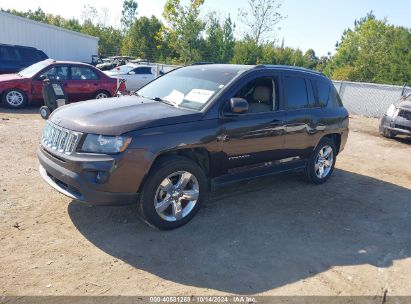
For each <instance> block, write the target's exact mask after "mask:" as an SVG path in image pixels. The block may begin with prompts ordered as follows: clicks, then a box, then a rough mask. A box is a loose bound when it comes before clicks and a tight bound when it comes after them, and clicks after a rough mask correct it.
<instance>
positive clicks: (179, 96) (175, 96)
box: [163, 90, 184, 105]
mask: <svg viewBox="0 0 411 304" xmlns="http://www.w3.org/2000/svg"><path fill="white" fill-rule="evenodd" d="M163 99H164V100H166V101H169V102H172V103H174V104H176V105H179V104H180V103H182V102H183V100H184V94H183V93H181V92H180V91H177V90H173V91H171V93H170V94H168V95H167V96H165V97H163Z"/></svg>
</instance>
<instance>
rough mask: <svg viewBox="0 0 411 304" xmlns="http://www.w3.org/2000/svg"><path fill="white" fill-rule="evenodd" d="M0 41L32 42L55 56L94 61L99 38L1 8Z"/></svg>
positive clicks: (17, 43)
mask: <svg viewBox="0 0 411 304" xmlns="http://www.w3.org/2000/svg"><path fill="white" fill-rule="evenodd" d="M0 43H3V44H14V45H24V46H31V47H35V48H37V49H40V50H42V51H43V52H44V53H46V54H47V56H49V57H50V58H52V59H55V60H68V61H80V62H91V56H92V55H97V54H98V38H97V37H93V36H89V35H85V34H82V33H79V32H74V31H70V30H66V29H64V28H61V27H57V26H54V25H49V24H45V23H41V22H37V21H33V20H30V19H27V18H22V17H18V16H15V15H12V14H8V13H5V12H1V11H0Z"/></svg>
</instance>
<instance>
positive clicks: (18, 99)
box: [6, 91, 24, 107]
mask: <svg viewBox="0 0 411 304" xmlns="http://www.w3.org/2000/svg"><path fill="white" fill-rule="evenodd" d="M6 102H7V103H8V104H9V105H10V106H12V107H19V106H21V105H22V104H23V102H24V96H23V94H22V93H21V92H19V91H10V92H8V93H7V94H6Z"/></svg>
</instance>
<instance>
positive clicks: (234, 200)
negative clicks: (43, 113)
mask: <svg viewBox="0 0 411 304" xmlns="http://www.w3.org/2000/svg"><path fill="white" fill-rule="evenodd" d="M37 110H38V109H36V108H34V109H28V110H24V111H19V112H17V111H16V112H13V111H8V110H7V109H5V108H0V145H1V148H0V295H185V296H191V295H223V294H245V295H248V294H259V295H379V296H380V295H382V294H383V292H384V290H387V292H388V295H411V140H410V139H408V140H407V139H396V140H388V139H385V138H382V137H380V136H379V135H378V134H377V130H378V128H377V127H378V121H377V120H376V119H369V118H361V117H352V119H351V124H350V127H351V133H350V136H349V140H348V144H347V146H346V149H345V150H344V152H343V153H342V154H341V155H340V156H339V157H338V160H337V165H336V171H335V172H334V176H333V177H332V178H331V179H330V180H329V182H328V183H326V184H325V185H321V186H312V185H309V184H306V183H305V182H304V181H302V179H301V178H300V176H299V175H298V174H290V175H286V176H275V177H271V178H263V179H259V180H255V181H252V182H248V183H242V184H240V185H235V186H230V187H227V188H224V189H221V190H219V191H218V192H215V193H213V194H212V195H211V197H210V199H209V200H208V202H207V203H206V204H205V206H204V208H203V209H202V210H200V212H199V213H198V214H197V216H196V217H195V218H194V219H193V221H192V222H191V223H189V224H188V225H186V226H185V227H182V228H180V229H177V230H174V231H170V232H161V231H156V230H153V229H152V228H149V227H147V226H146V225H144V224H143V223H142V222H141V221H140V220H139V219H138V218H137V217H136V216H135V207H133V206H131V207H130V206H129V207H89V206H85V205H80V204H77V203H74V202H72V201H71V200H70V199H69V198H67V197H65V196H63V195H61V194H59V193H57V192H56V191H54V190H52V189H51V188H50V187H49V186H48V185H47V184H46V183H45V182H43V181H42V179H41V177H40V176H39V172H38V161H37V158H36V149H37V145H38V141H39V137H40V132H41V128H42V126H43V125H44V121H43V120H41V119H40V116H39V115H38V114H37Z"/></svg>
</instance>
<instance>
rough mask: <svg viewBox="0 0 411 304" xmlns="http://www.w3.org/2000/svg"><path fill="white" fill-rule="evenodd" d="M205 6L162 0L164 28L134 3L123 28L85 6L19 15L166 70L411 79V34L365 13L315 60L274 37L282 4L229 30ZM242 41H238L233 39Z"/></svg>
mask: <svg viewBox="0 0 411 304" xmlns="http://www.w3.org/2000/svg"><path fill="white" fill-rule="evenodd" d="M204 1H205V0H190V1H181V0H167V1H166V4H165V6H164V10H163V14H162V16H163V18H164V22H163V21H161V20H160V19H159V18H157V17H155V16H151V17H150V18H149V17H145V16H140V17H139V16H138V3H137V2H136V1H135V0H124V2H123V9H122V17H121V24H120V25H119V26H117V27H114V26H112V25H109V24H108V19H109V18H108V13H109V12H108V11H107V10H101V11H98V10H97V9H96V8H95V7H92V6H85V7H84V9H83V12H82V15H81V16H82V17H81V20H79V19H74V18H73V19H65V18H63V17H61V16H59V15H52V14H46V13H45V12H44V11H43V10H42V9H41V8H38V9H37V10H35V11H31V10H29V11H26V12H20V11H16V10H6V12H8V13H12V14H15V15H18V16H22V17H26V18H29V19H33V20H36V21H40V22H44V23H48V24H52V25H56V26H59V27H63V28H66V29H69V30H73V31H78V32H81V33H84V34H88V35H92V36H96V37H99V55H101V56H112V55H125V56H132V57H138V58H145V59H148V60H150V61H156V62H163V63H169V64H183V65H186V64H191V63H193V62H216V63H238V64H278V65H292V66H301V67H305V68H309V69H313V70H317V71H320V72H323V73H325V74H326V75H327V76H329V77H331V78H333V79H335V80H349V81H363V82H375V83H387V84H403V83H404V82H408V81H409V80H411V30H410V29H409V28H405V27H400V26H394V25H391V24H389V23H388V21H387V20H386V19H383V20H378V19H377V18H376V17H375V15H374V14H373V13H372V12H370V13H368V14H367V16H365V17H364V18H361V19H359V20H355V21H354V26H353V27H352V28H348V29H347V30H345V31H344V32H343V34H342V37H341V39H340V41H339V42H337V44H336V49H335V54H334V55H333V56H331V53H328V55H327V56H321V57H318V56H317V55H316V53H315V51H314V50H313V49H309V50H307V51H306V52H302V51H301V50H300V49H295V48H291V47H287V46H286V45H285V44H284V41H282V42H279V41H278V40H277V39H275V35H276V31H277V30H278V27H277V24H278V23H280V22H281V21H282V20H283V19H284V18H285V17H284V16H283V15H282V14H281V12H280V11H281V1H280V0H248V7H247V8H246V9H239V10H238V16H237V19H238V20H239V23H240V24H239V26H238V25H236V24H234V22H233V20H232V18H231V16H230V15H228V16H226V17H224V18H222V17H221V16H219V15H218V14H217V13H216V12H210V13H208V14H207V15H206V16H201V14H200V13H201V8H202V6H203V5H204ZM236 37H240V38H236Z"/></svg>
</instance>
